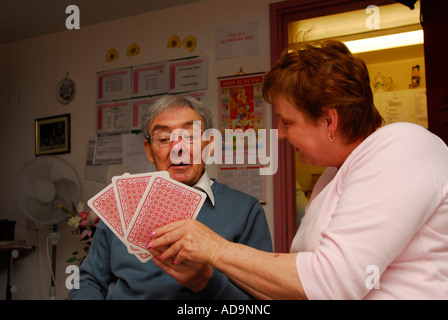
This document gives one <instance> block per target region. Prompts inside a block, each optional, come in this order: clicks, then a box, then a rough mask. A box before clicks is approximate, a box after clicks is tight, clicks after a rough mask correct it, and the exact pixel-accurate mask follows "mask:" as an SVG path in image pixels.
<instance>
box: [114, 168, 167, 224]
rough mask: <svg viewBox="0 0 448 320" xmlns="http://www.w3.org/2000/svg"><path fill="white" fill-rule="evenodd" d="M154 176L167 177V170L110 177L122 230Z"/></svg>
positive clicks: (129, 221)
mask: <svg viewBox="0 0 448 320" xmlns="http://www.w3.org/2000/svg"><path fill="white" fill-rule="evenodd" d="M155 176H164V177H166V178H169V174H168V172H167V171H160V172H149V173H143V174H133V175H130V174H124V175H122V176H116V177H113V178H112V185H113V187H114V191H115V197H116V200H117V206H118V211H119V213H120V217H121V221H122V225H123V230H127V229H128V227H129V224H130V223H131V220H132V216H133V215H134V212H135V210H136V209H137V206H138V204H139V202H140V200H141V198H142V196H143V193H144V192H145V190H146V187H147V186H148V183H149V182H150V181H151V179H153V178H154V177H155Z"/></svg>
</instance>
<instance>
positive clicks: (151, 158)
mask: <svg viewBox="0 0 448 320" xmlns="http://www.w3.org/2000/svg"><path fill="white" fill-rule="evenodd" d="M143 147H144V148H145V151H146V156H147V157H148V160H149V161H150V162H151V163H154V157H153V156H152V151H151V146H150V145H149V142H148V140H143Z"/></svg>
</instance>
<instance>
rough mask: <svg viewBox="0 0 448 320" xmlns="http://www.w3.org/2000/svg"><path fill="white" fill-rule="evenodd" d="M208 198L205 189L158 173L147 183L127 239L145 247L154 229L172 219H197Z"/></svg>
mask: <svg viewBox="0 0 448 320" xmlns="http://www.w3.org/2000/svg"><path fill="white" fill-rule="evenodd" d="M205 198H206V195H205V193H203V192H201V191H199V190H197V189H194V188H191V187H189V186H187V185H185V184H182V183H180V182H177V181H175V180H173V179H170V178H165V177H161V176H159V177H155V178H154V179H153V180H152V181H151V182H150V183H149V184H148V186H147V187H146V190H145V192H144V194H143V197H142V199H141V201H140V203H139V205H138V207H137V210H136V211H135V213H134V215H133V218H132V220H131V223H130V225H129V228H128V229H127V230H126V231H125V240H126V241H127V242H128V243H129V244H130V245H131V246H133V247H137V248H140V249H142V250H145V247H146V244H147V243H148V242H149V241H150V238H149V234H150V232H151V231H153V230H155V229H157V228H159V227H161V226H164V225H166V224H168V223H170V222H173V221H177V220H182V219H195V218H196V216H197V215H198V213H199V211H200V210H201V207H202V204H203V203H204V201H205Z"/></svg>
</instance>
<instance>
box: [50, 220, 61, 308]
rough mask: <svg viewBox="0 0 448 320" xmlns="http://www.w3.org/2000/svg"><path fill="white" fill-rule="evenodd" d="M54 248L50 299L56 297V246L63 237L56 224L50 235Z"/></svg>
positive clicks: (52, 250) (52, 251)
mask: <svg viewBox="0 0 448 320" xmlns="http://www.w3.org/2000/svg"><path fill="white" fill-rule="evenodd" d="M49 238H50V241H51V245H52V249H51V286H50V300H55V299H56V247H57V244H58V242H59V239H60V238H61V233H60V232H59V230H58V225H57V224H54V225H53V226H52V230H51V231H50V235H49Z"/></svg>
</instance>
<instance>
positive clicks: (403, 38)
mask: <svg viewBox="0 0 448 320" xmlns="http://www.w3.org/2000/svg"><path fill="white" fill-rule="evenodd" d="M344 43H345V45H346V46H347V47H348V48H349V49H350V51H351V52H352V53H360V52H368V51H376V50H384V49H392V48H398V47H405V46H411V45H416V44H422V43H423V30H416V31H409V32H402V33H395V34H389V35H385V36H379V37H372V38H365V39H359V40H353V41H346V42H344Z"/></svg>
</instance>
